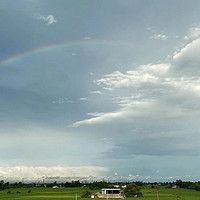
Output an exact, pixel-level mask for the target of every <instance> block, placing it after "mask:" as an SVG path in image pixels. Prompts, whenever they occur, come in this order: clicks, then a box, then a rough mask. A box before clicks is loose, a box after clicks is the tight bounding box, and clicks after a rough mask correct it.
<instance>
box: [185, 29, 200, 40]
mask: <svg viewBox="0 0 200 200" xmlns="http://www.w3.org/2000/svg"><path fill="white" fill-rule="evenodd" d="M199 36H200V27H193V28H190V29H189V30H188V33H187V35H186V36H184V40H189V39H196V38H198V37H199Z"/></svg>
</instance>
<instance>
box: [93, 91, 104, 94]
mask: <svg viewBox="0 0 200 200" xmlns="http://www.w3.org/2000/svg"><path fill="white" fill-rule="evenodd" d="M90 93H91V94H103V93H102V92H101V91H92V92H90Z"/></svg>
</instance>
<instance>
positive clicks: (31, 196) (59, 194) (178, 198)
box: [0, 187, 200, 200]
mask: <svg viewBox="0 0 200 200" xmlns="http://www.w3.org/2000/svg"><path fill="white" fill-rule="evenodd" d="M29 190H30V188H27V189H26V188H22V189H19V188H16V189H10V191H11V194H7V192H8V191H9V190H3V191H0V200H1V199H4V200H9V199H10V200H64V199H65V200H75V195H76V193H77V195H78V199H80V200H89V199H84V198H80V196H81V194H82V192H83V191H85V190H86V189H84V188H56V189H53V188H37V187H35V188H31V193H28V191H29ZM87 190H88V189H87ZM17 191H18V192H21V193H17ZM91 192H93V193H94V192H97V191H91ZM142 193H143V195H144V197H143V198H142V199H143V200H157V190H156V189H152V188H144V189H142ZM158 194H159V200H200V192H197V191H195V190H187V189H171V188H164V187H160V188H159V189H158ZM134 199H135V198H128V200H134Z"/></svg>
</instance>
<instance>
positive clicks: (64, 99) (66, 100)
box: [52, 97, 73, 104]
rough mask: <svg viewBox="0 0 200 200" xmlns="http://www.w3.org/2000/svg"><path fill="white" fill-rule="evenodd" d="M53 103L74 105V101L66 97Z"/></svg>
mask: <svg viewBox="0 0 200 200" xmlns="http://www.w3.org/2000/svg"><path fill="white" fill-rule="evenodd" d="M52 103H55V104H63V103H73V101H71V100H69V99H68V98H66V97H64V98H58V99H56V100H54V101H52Z"/></svg>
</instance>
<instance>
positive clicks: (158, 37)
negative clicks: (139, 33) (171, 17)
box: [150, 34, 168, 40]
mask: <svg viewBox="0 0 200 200" xmlns="http://www.w3.org/2000/svg"><path fill="white" fill-rule="evenodd" d="M167 38H168V37H167V36H166V35H165V34H154V35H152V36H150V39H155V40H167Z"/></svg>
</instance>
